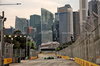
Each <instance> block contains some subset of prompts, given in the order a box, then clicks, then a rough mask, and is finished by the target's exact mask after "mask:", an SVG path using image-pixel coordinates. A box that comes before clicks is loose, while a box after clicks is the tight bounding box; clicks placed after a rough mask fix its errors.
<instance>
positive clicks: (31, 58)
mask: <svg viewBox="0 0 100 66" xmlns="http://www.w3.org/2000/svg"><path fill="white" fill-rule="evenodd" d="M37 58H38V57H30V60H33V59H37Z"/></svg>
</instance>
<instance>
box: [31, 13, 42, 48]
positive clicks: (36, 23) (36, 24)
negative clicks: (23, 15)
mask: <svg viewBox="0 0 100 66" xmlns="http://www.w3.org/2000/svg"><path fill="white" fill-rule="evenodd" d="M30 26H31V27H33V28H36V32H34V31H33V32H31V33H33V34H31V36H32V37H33V38H34V41H35V43H36V47H37V49H38V47H39V45H41V17H40V15H31V16H30Z"/></svg>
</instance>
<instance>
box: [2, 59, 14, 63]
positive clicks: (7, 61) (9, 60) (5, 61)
mask: <svg viewBox="0 0 100 66" xmlns="http://www.w3.org/2000/svg"><path fill="white" fill-rule="evenodd" d="M9 63H12V58H5V59H4V64H9Z"/></svg>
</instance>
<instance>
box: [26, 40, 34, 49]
mask: <svg viewBox="0 0 100 66" xmlns="http://www.w3.org/2000/svg"><path fill="white" fill-rule="evenodd" d="M27 44H28V46H30V45H31V49H34V50H36V47H35V46H34V42H33V41H28V42H27Z"/></svg>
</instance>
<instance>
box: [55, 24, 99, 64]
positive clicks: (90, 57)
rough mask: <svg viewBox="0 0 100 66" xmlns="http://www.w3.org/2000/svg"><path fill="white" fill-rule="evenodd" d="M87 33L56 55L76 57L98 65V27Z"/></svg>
mask: <svg viewBox="0 0 100 66" xmlns="http://www.w3.org/2000/svg"><path fill="white" fill-rule="evenodd" d="M88 29H91V28H88ZM88 29H87V30H88ZM88 31H89V30H88ZM89 32H90V33H89ZM89 32H84V33H83V35H81V36H80V37H79V38H78V39H77V40H76V41H75V43H73V44H72V45H70V46H68V47H67V48H65V49H63V50H61V51H58V52H56V53H57V54H58V55H61V56H69V58H75V57H77V58H81V59H83V60H86V61H89V62H92V63H95V64H100V25H98V26H96V27H95V29H93V30H92V29H91V31H89Z"/></svg>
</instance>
